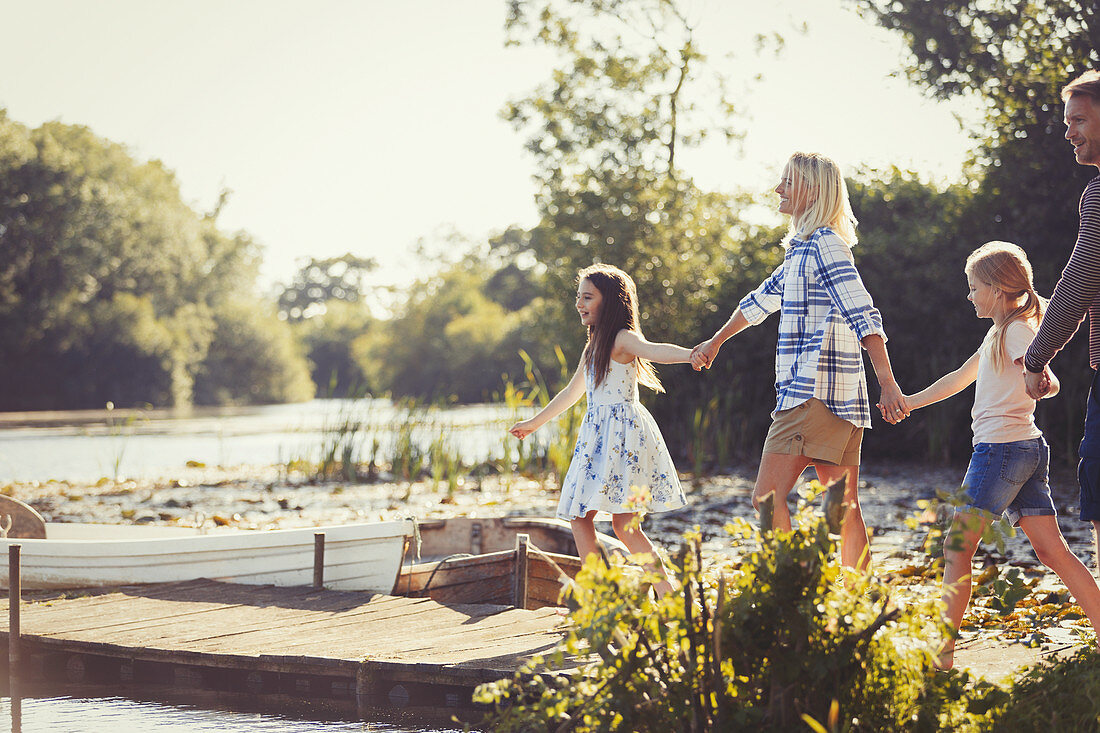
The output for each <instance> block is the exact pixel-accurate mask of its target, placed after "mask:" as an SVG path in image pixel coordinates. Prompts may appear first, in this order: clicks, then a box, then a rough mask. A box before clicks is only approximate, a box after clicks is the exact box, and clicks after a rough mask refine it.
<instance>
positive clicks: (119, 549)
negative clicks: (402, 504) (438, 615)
mask: <svg viewBox="0 0 1100 733" xmlns="http://www.w3.org/2000/svg"><path fill="white" fill-rule="evenodd" d="M16 504H18V505H20V506H18V507H17V506H14V505H16ZM24 508H25V509H26V510H29V511H30V512H32V513H33V512H34V510H33V509H30V508H29V507H26V505H25V504H22V503H21V502H15V501H14V500H12V499H10V498H8V497H3V496H0V519H3V517H2V515H5V514H7V515H9V516H13V515H16V514H17V513H20V512H23V509H24ZM24 514H25V513H24ZM34 514H35V516H37V513H34ZM24 519H26V518H25V516H24ZM2 526H3V524H0V527H2ZM42 526H43V528H44V530H45V537H44V538H41V534H42V533H41V532H39V533H38V535H39V538H35V537H28V536H23V537H5V538H2V539H0V548H2V547H4V546H7V545H11V544H14V543H18V544H19V545H22V549H21V550H20V581H21V584H22V586H23V588H26V589H43V588H82V587H95V586H109V585H129V584H133V583H165V582H173V581H184V580H194V579H196V578H209V579H211V580H220V581H225V582H229V583H248V584H254V585H266V584H271V585H278V586H294V585H311V584H312V583H313V567H314V533H317V532H323V533H324V535H325V542H324V586H325V587H326V588H332V589H337V590H362V591H371V592H375V593H387V594H388V593H392V592H393V590H394V585H395V584H396V582H397V577H398V573H399V572H400V570H401V558H402V556H403V554H404V551H405V546H406V543H407V542H408V541H409V539H410V538H411V537H412V536H413V535H414V533H415V531H416V523H415V522H414V521H413V520H412V519H402V520H397V521H390V522H373V523H365V524H345V525H336V526H328V527H304V528H300V529H277V530H247V529H228V528H218V529H215V530H211V531H206V532H204V531H203V530H201V529H198V528H192V527H163V526H153V525H111V524H77V523H44V524H43V525H42ZM0 585H2V586H3V587H5V588H6V587H8V563H7V562H6V561H3V560H0Z"/></svg>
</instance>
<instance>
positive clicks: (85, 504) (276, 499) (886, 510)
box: [0, 461, 1095, 680]
mask: <svg viewBox="0 0 1100 733" xmlns="http://www.w3.org/2000/svg"><path fill="white" fill-rule="evenodd" d="M810 476H812V472H808V473H807V474H806V475H804V477H803V478H804V479H808V478H809V477H810ZM961 477H962V471H961V470H959V469H956V468H942V467H928V466H920V465H911V464H901V463H897V464H883V463H881V462H878V461H876V462H875V463H874V464H873V465H870V466H867V467H866V468H865V469H864V471H863V472H862V474H861V476H860V497H861V505H862V508H863V512H864V515H865V518H866V521H867V525H868V528H869V529H870V530H871V531H872V533H873V536H872V540H871V543H872V544H871V546H872V552H873V562H874V568H875V573H876V574H877V575H879V576H880V577H883V578H884V579H886V580H887V581H888V582H889V583H890V584H891V585H892V586H894V587H896V588H898V591H899V592H898V595H899V596H900V597H901V598H902V599H903V601H902V602H904V598H905V597H909V598H925V597H928V596H938V594H939V585H938V581H937V579H936V578H935V577H934V576H933V577H929V575H930V573H929V566H928V562H927V561H928V558H927V556H926V555H925V553H924V552H923V551H922V550H921V549H920V545H921V543H922V541H923V539H924V532H923V531H921V530H920V529H919V528H912V527H910V526H908V524H913V520H914V517H916V516H917V515H918V513H919V512H920V507H919V506H918V502H920V501H927V500H930V499H932V498H934V496H935V493H936V491H937V490H944V491H950V490H951V489H952V488H953V486H955V485H956V484H957V482H958V481H959V480H960V479H961ZM754 478H755V466H740V467H737V468H735V469H733V470H732V471H730V472H727V473H724V474H722V475H717V476H710V477H706V478H704V479H702V480H700V481H698V482H695V481H693V480H692V479H690V478H685V479H682V481H683V483H684V488H685V491H686V492H687V495H688V505H687V506H686V507H684V508H683V509H679V510H676V511H672V512H667V513H660V514H650V515H648V516H647V517H646V519H645V524H644V528H645V530H646V532H647V534H649V535H650V536H651V537H652V538H653V539H654V541H655V542H656V543H657V544H658V545H659V546H661V547H662V548H663V549H664V550H665V551H666V552H667V553H668V554H669V555H673V554H674V553H675V550H676V547H677V545H678V542H679V540H680V538H681V537H682V535H683V534H684V532H686V531H689V530H691V529H693V528H695V527H698V528H699V530H700V531H701V533H702V538H703V552H704V558H705V559H710V560H716V559H729V558H731V557H736V556H737V554H738V552H737V550H736V549H735V548H734V546H733V544H732V543H731V541H730V539H729V537H728V535H727V534H726V532H725V531H724V526H725V524H726V523H727V522H728V521H729V519H731V518H733V517H741V518H745V519H749V520H750V521H751V520H752V519H753V518H754V513H753V510H752V504H751V498H750V497H751V492H752V484H753V480H754ZM1060 478H1061V477H1060ZM1058 483H1059V484H1061V483H1062V481H1061V480H1060V481H1059V482H1058ZM0 491H2V492H3V493H5V494H8V495H10V496H12V497H14V498H17V499H20V500H21V501H24V502H26V503H28V504H30V505H31V506H33V507H34V508H35V509H36V510H38V511H39V512H40V513H41V514H42V515H43V516H44V517H45V518H46V520H47V521H62V522H95V523H105V524H114V523H122V524H131V523H148V524H165V525H183V526H199V525H201V523H203V522H206V523H211V522H212V523H213V524H217V525H225V526H238V527H242V528H252V529H275V528H291V527H303V526H318V525H323V524H341V523H351V522H370V521H384V520H389V519H396V518H401V517H409V516H412V517H415V518H417V519H422V520H427V519H437V518H449V517H453V516H500V515H526V516H553V515H554V511H555V509H556V507H557V489H556V486H555V485H554V482H553V481H552V480H537V479H532V478H528V477H523V476H519V475H515V474H497V475H491V476H486V477H466V478H465V479H464V480H463V481H462V482H461V484H460V486H459V487H458V490H457V491H455V492H454V494H453V495H448V494H447V492H446V482H445V481H441V482H439V485H438V487H433V483H432V481H431V480H430V479H429V480H426V481H418V482H413V483H411V484H409V483H403V482H394V481H388V482H387V481H379V482H376V483H350V482H325V483H314V482H311V481H310V480H309V477H308V476H306V475H305V474H304V473H301V472H296V471H288V470H287V469H286V468H285V467H282V466H237V467H230V468H205V467H203V468H199V467H192V468H184V469H181V470H179V471H176V472H173V475H172V477H170V478H160V479H155V480H154V479H140V480H119V481H118V482H115V481H112V480H107V479H100V480H99V481H97V482H71V481H33V482H13V483H9V484H6V485H4V486H2V487H0ZM792 493H793V492H792ZM1053 493H1054V494H1055V504H1056V506H1057V507H1058V510H1059V514H1060V525H1061V526H1062V529H1063V532H1064V533H1065V534H1066V539H1067V541H1068V542H1069V544H1070V547H1071V549H1073V551H1074V552H1076V553H1077V554H1078V556H1079V557H1081V558H1082V560H1083V561H1084V562H1085V563H1086V565H1088V566H1089V568H1090V570H1092V571H1093V572H1095V560H1094V558H1093V557H1092V555H1093V550H1092V540H1091V528H1090V527H1089V525H1087V524H1085V523H1082V522H1079V521H1078V520H1077V519H1076V518H1075V517H1074V516H1073V515H1072V514H1070V513H1069V510H1070V508H1071V507H1072V506H1073V503H1074V502H1075V500H1076V496H1070V495H1068V494H1069V492H1067V491H1066V490H1065V487H1064V486H1061V487H1059V488H1057V489H1055V490H1054V492H1053ZM1074 494H1075V486H1074ZM601 529H606V530H607V531H610V527H601ZM1005 549H1006V551H1005V553H1004V554H1003V555H1002V554H1000V553H999V552H998V551H997V550H996V548H995V547H992V546H990V545H988V544H983V546H982V547H981V548H980V549H979V552H978V553H977V555H976V556H975V562H976V563H977V564H978V566H980V567H981V568H990V567H1000V568H1007V567H1009V566H1012V567H1018V568H1020V569H1021V570H1022V571H1023V574H1024V577H1026V578H1027V582H1028V583H1029V585H1030V586H1031V592H1030V593H1029V595H1028V597H1027V599H1025V601H1023V602H1021V604H1020V605H1019V607H1018V608H1017V609H1016V611H1015V612H1014V613H1012V614H1008V615H1005V616H1001V615H1000V614H997V613H996V612H993V611H990V610H989V609H987V608H984V606H983V596H982V595H981V593H980V592H976V593H975V603H974V604H973V605H972V607H971V609H970V610H969V611H968V614H967V621H968V622H969V623H964V628H963V632H962V635H961V637H960V640H959V642H958V645H957V651H956V660H957V666H958V667H959V668H964V669H967V670H969V671H970V672H971V673H973V674H975V675H980V676H984V677H986V678H987V679H990V680H1000V679H1004V678H1006V677H1007V676H1009V675H1010V674H1012V673H1013V672H1014V670H1015V669H1016V668H1018V667H1019V666H1021V665H1024V664H1027V665H1030V664H1034V663H1035V662H1037V661H1040V660H1041V659H1043V658H1046V657H1049V656H1051V655H1060V654H1065V653H1068V652H1069V651H1071V650H1072V649H1074V648H1076V646H1078V645H1079V644H1081V643H1083V639H1084V638H1085V637H1082V636H1081V634H1080V632H1079V631H1078V629H1082V628H1083V629H1084V630H1085V631H1086V632H1088V630H1089V628H1090V627H1089V626H1088V621H1087V619H1081V618H1075V617H1074V616H1075V614H1074V613H1073V609H1074V608H1075V606H1073V604H1072V603H1071V602H1070V601H1069V599H1068V594H1066V593H1065V591H1064V588H1062V586H1061V584H1060V581H1059V580H1058V579H1057V577H1056V576H1054V575H1053V574H1052V573H1050V572H1048V571H1046V569H1045V568H1042V567H1041V566H1040V565H1039V564H1038V562H1037V560H1036V559H1035V556H1034V553H1033V552H1032V551H1031V547H1030V545H1029V544H1028V543H1027V542H1026V539H1024V538H1023V537H1022V533H1017V536H1016V537H1014V538H1009V539H1007V541H1006V548H1005ZM979 572H981V571H980V570H977V569H976V571H975V574H976V576H977V574H978V573H979ZM994 575H996V573H994ZM980 590H981V589H980V588H976V591H980ZM1059 590H1061V593H1060V594H1059ZM1078 611H1079V609H1078ZM1081 621H1083V625H1082V623H1080V622H1081ZM1086 637H1087V633H1086Z"/></svg>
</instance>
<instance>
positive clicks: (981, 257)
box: [966, 241, 1047, 372]
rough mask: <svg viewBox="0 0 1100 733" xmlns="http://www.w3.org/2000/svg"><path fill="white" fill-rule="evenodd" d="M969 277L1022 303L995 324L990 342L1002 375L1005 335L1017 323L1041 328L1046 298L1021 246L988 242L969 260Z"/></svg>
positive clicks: (997, 368)
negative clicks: (1036, 290) (1038, 290)
mask: <svg viewBox="0 0 1100 733" xmlns="http://www.w3.org/2000/svg"><path fill="white" fill-rule="evenodd" d="M966 274H967V276H968V277H970V278H973V279H976V280H980V281H981V282H983V283H985V284H986V285H989V286H990V287H992V288H994V289H996V290H998V291H1000V293H1001V294H1002V295H1003V296H1004V297H1005V300H1006V301H1007V302H1008V303H1010V304H1011V303H1019V301H1020V299H1023V301H1024V302H1023V303H1019V304H1018V305H1017V306H1016V307H1015V308H1013V309H1012V310H1010V311H1009V312H1008V313H1006V314H1005V317H1004V319H1003V320H1002V321H1001V322H1000V324H996V323H994V325H993V328H991V329H990V331H989V336H988V339H987V340H988V341H989V345H990V351H991V352H992V356H993V368H994V369H995V370H996V371H998V372H1000V371H1002V370H1003V369H1004V366H1005V332H1006V331H1007V330H1008V326H1009V325H1010V324H1011V323H1012V322H1013V321H1024V322H1025V323H1030V324H1031V325H1032V326H1038V325H1039V321H1040V320H1041V319H1042V317H1043V311H1044V310H1046V303H1047V302H1046V299H1045V298H1042V297H1041V296H1040V295H1039V294H1038V293H1036V292H1035V284H1034V283H1033V282H1032V272H1031V263H1030V262H1028V260H1027V255H1026V254H1025V253H1024V251H1023V250H1022V249H1020V247H1019V246H1017V245H1015V244H1012V243H1011V242H999V241H994V242H986V243H985V244H983V245H982V246H981V247H978V248H977V249H976V250H974V251H973V252H971V253H970V256H969V257H967V258H966Z"/></svg>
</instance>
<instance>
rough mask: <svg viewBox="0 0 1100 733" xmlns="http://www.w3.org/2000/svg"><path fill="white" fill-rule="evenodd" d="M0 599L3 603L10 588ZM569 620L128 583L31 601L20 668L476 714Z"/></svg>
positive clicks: (494, 608)
mask: <svg viewBox="0 0 1100 733" xmlns="http://www.w3.org/2000/svg"><path fill="white" fill-rule="evenodd" d="M0 603H2V611H0V612H2V613H3V614H4V615H7V599H3V600H2V601H0ZM563 623H564V617H563V616H562V615H561V612H560V611H559V609H554V608H542V609H538V610H533V611H528V610H522V609H517V608H512V607H509V606H501V605H484V604H461V605H455V604H450V605H444V604H441V603H438V602H436V601H433V600H431V599H428V598H403V597H395V596H384V595H372V594H368V593H361V592H351V591H329V590H315V589H313V588H308V587H306V588H275V587H272V586H246V585H236V584H228V583H218V582H214V581H208V580H198V581H189V582H183V583H169V584H159V585H145V586H126V587H120V588H113V589H103V590H101V591H98V592H95V593H94V594H89V595H82V596H79V597H71V598H65V597H62V598H56V599H53V600H39V601H33V599H32V601H31V602H28V601H27V600H24V602H23V604H22V606H21V629H22V636H21V644H22V657H21V658H22V663H21V667H22V669H21V670H20V671H19V673H18V674H19V677H20V684H23V680H24V678H26V679H30V680H34V679H50V678H61V679H63V680H67V681H68V682H72V683H84V682H97V683H108V684H109V683H112V682H117V683H119V684H124V685H131V684H136V683H138V682H141V683H151V684H155V685H160V686H168V687H170V688H175V689H179V688H190V689H195V690H221V691H225V692H227V693H243V694H254V695H261V694H276V695H291V696H298V697H301V698H308V699H309V700H311V701H314V702H323V701H325V700H331V701H333V702H335V703H344V704H346V705H347V704H354V705H355V706H356V707H357V709H359V710H361V711H371V710H379V709H382V710H387V709H389V710H404V711H408V712H415V713H418V714H422V715H430V716H437V715H446V716H450V715H455V714H458V715H460V716H469V715H471V714H476V712H477V708H476V706H474V705H473V703H472V702H471V699H470V695H471V693H472V691H473V688H474V687H476V686H477V685H478V684H480V683H482V682H487V681H491V680H496V679H501V678H502V677H509V676H511V675H512V674H513V673H514V672H515V671H516V670H517V669H519V668H520V666H521V665H522V664H523V663H524V662H526V661H527V660H529V659H530V658H531V657H532V656H533V655H536V654H540V653H547V652H549V651H551V650H552V649H553V648H554V646H555V645H556V644H557V642H558V641H559V640H560V638H561V636H562V625H563ZM7 636H8V634H7V631H6V630H5V631H4V632H3V636H2V637H0V639H2V641H3V646H4V647H5V650H4V651H5V654H6V645H7Z"/></svg>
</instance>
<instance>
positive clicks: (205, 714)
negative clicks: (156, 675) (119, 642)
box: [0, 696, 460, 733]
mask: <svg viewBox="0 0 1100 733" xmlns="http://www.w3.org/2000/svg"><path fill="white" fill-rule="evenodd" d="M5 725H9V726H10V730H11V731H12V733H99V732H100V731H103V732H105V733H107V732H109V733H130V732H131V731H134V732H137V731H141V733H202V731H218V732H219V733H225V732H227V731H228V732H239V733H307V732H309V733H311V732H312V731H325V732H326V733H343V732H344V731H389V732H391V733H424V732H428V731H431V732H433V733H435V732H440V731H447V732H449V731H452V730H460V729H454V728H449V727H448V728H439V727H421V726H411V727H410V726H409V725H407V724H404V723H400V724H399V723H387V722H367V721H348V720H307V719H301V718H294V717H290V716H286V715H281V714H272V713H262V712H240V711H231V710H211V709H204V708H201V707H196V706H194V705H188V704H167V703H161V702H153V701H148V700H132V699H130V698H125V697H71V696H59V697H40V698H22V699H21V700H19V702H18V704H17V705H16V704H13V701H12V699H11V698H8V697H4V698H0V730H3V727H4V726H5Z"/></svg>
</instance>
